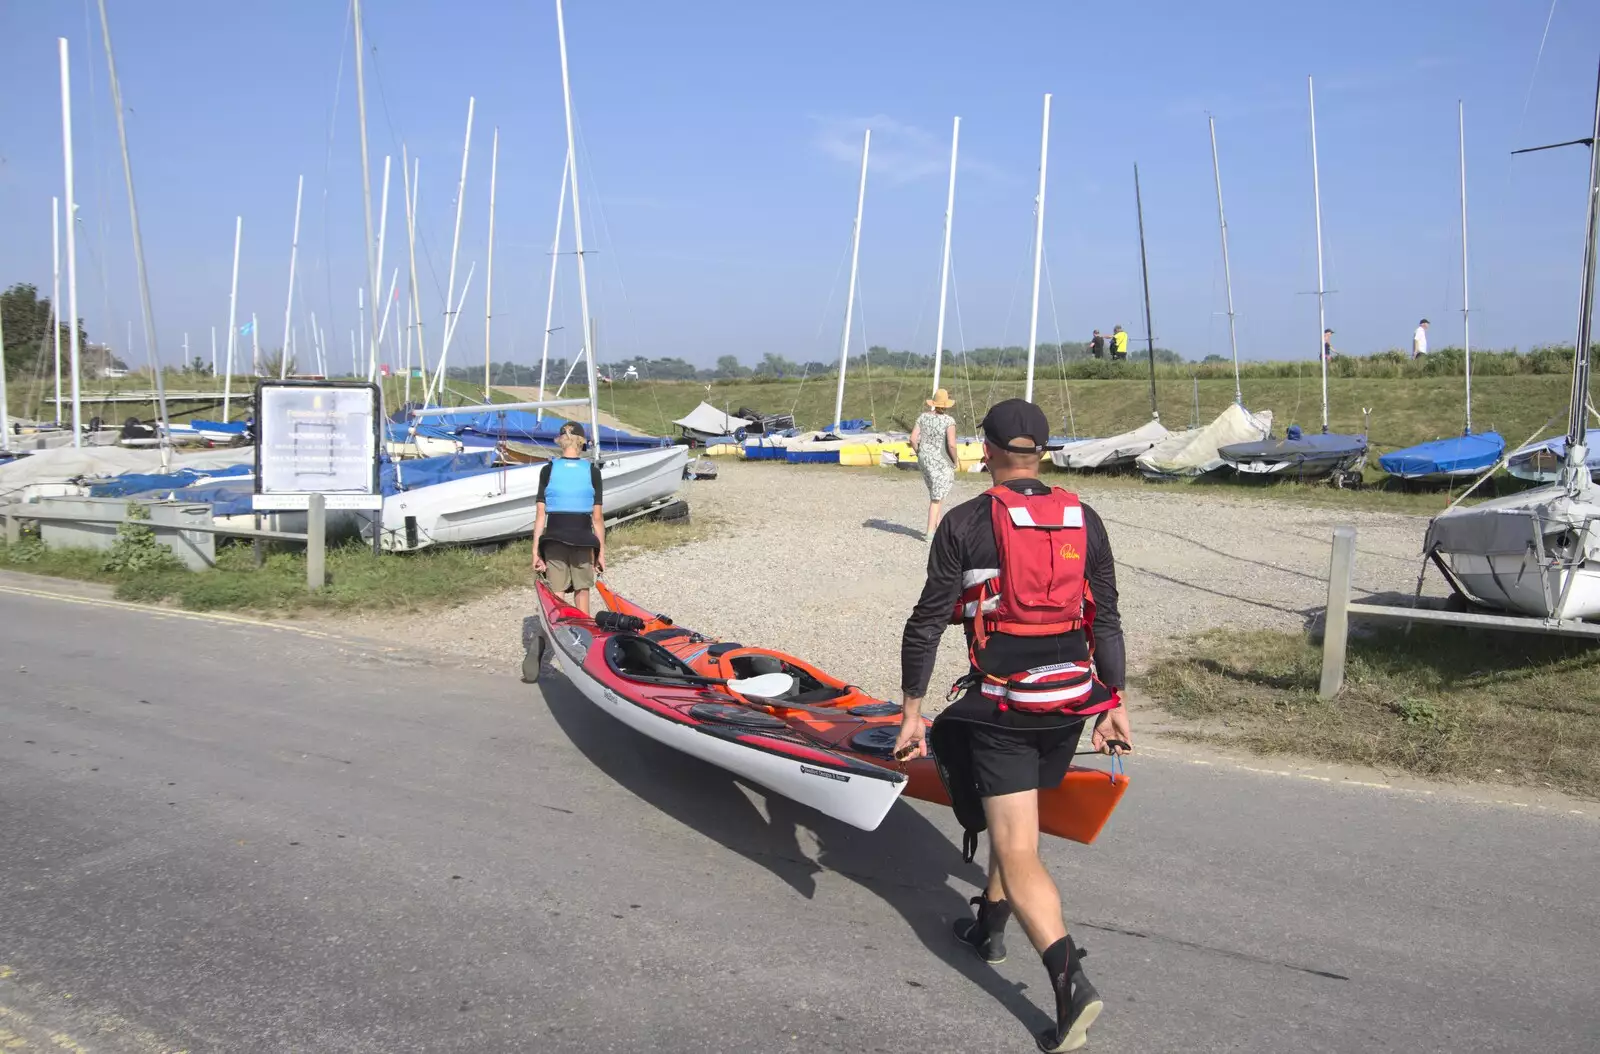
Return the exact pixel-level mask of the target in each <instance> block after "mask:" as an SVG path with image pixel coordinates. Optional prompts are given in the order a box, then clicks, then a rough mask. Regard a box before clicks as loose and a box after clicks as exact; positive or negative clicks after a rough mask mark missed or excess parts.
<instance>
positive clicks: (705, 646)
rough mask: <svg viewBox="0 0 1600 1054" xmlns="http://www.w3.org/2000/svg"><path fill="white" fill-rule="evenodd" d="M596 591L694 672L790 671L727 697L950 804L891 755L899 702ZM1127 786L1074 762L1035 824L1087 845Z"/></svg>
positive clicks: (926, 767)
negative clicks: (783, 681) (770, 684)
mask: <svg viewBox="0 0 1600 1054" xmlns="http://www.w3.org/2000/svg"><path fill="white" fill-rule="evenodd" d="M595 588H596V590H597V591H598V592H599V594H600V597H601V599H602V600H603V601H604V602H605V605H606V607H607V608H608V609H609V610H610V611H613V612H616V613H617V614H619V615H625V616H632V617H633V618H634V619H636V620H637V624H638V625H639V626H640V630H639V631H640V632H641V633H642V634H643V635H644V636H646V637H648V638H649V639H651V640H653V641H654V642H655V643H657V644H659V645H660V646H661V647H662V648H663V649H664V650H666V651H667V652H670V653H671V654H672V655H673V656H674V657H675V658H676V659H677V660H678V661H680V662H682V663H683V664H684V665H685V666H687V667H688V668H689V669H690V670H691V671H693V672H694V673H695V674H697V675H699V676H702V677H706V678H712V679H720V680H732V681H733V682H734V685H735V689H736V688H737V687H738V685H739V684H740V683H741V681H740V679H748V678H755V677H764V676H771V675H773V674H780V673H782V674H788V675H790V677H791V678H792V679H793V682H794V683H793V687H792V688H791V689H790V690H789V691H788V692H785V693H784V694H783V695H782V696H781V697H778V698H756V697H746V696H744V695H741V694H740V693H739V692H738V691H737V690H733V691H730V694H732V695H733V696H734V697H735V698H737V699H739V700H740V701H741V702H742V703H744V704H745V705H746V706H748V707H750V708H751V709H752V710H754V711H756V712H758V713H764V714H769V715H771V716H773V717H775V718H777V719H779V720H782V721H784V722H786V723H787V724H788V725H789V726H790V727H791V728H793V729H795V730H796V732H797V733H799V734H800V735H803V736H805V737H806V738H808V739H810V740H811V741H813V742H815V743H818V744H819V745H826V746H827V747H828V748H829V749H832V750H835V751H838V752H840V753H842V754H845V755H847V756H850V757H853V758H855V759H857V760H858V761H861V762H863V763H865V764H870V765H876V766H885V767H891V768H893V769H894V770H896V771H898V772H902V773H904V775H905V778H906V785H905V791H904V792H905V794H906V796H907V797H911V798H917V799H920V800H922V801H928V802H934V803H936V804H940V805H949V804H950V795H949V793H948V791H947V790H946V789H945V786H944V782H943V780H941V779H940V777H939V771H938V767H937V765H936V764H935V762H934V759H933V758H931V757H928V758H918V759H915V760H912V761H909V762H897V761H895V760H894V759H893V756H892V755H893V751H894V742H895V737H896V735H897V734H898V732H899V730H900V707H899V705H898V704H896V703H891V702H888V701H885V700H882V699H877V698H874V697H873V696H870V695H868V694H867V693H866V692H864V691H862V690H861V689H860V688H857V687H855V686H854V685H851V684H847V683H846V682H844V681H842V680H840V679H839V678H837V677H834V676H832V675H831V674H828V673H825V672H823V671H822V670H819V669H817V668H816V667H815V666H813V665H811V664H810V663H808V662H806V661H805V660H803V659H799V658H796V657H795V656H793V655H789V654H786V653H784V652H780V651H774V650H773V649H771V648H759V647H746V646H745V645H742V644H735V643H730V642H726V641H717V640H713V639H711V638H709V637H706V636H703V635H702V634H699V633H695V632H694V631H692V630H688V629H685V628H683V627H681V626H677V625H675V624H674V623H673V622H672V620H671V619H670V618H668V617H666V616H665V615H659V614H655V613H652V612H651V611H650V610H649V609H647V608H644V607H641V606H639V605H638V604H635V603H633V602H631V601H629V600H627V599H626V598H624V597H621V596H619V595H618V594H617V593H615V592H613V591H612V590H611V589H610V588H608V587H607V586H606V584H605V583H604V582H599V583H596V586H595ZM924 721H926V719H924ZM1127 785H1128V777H1127V776H1126V775H1125V774H1123V773H1121V772H1118V773H1116V774H1115V775H1113V774H1111V773H1108V772H1106V771H1105V770H1104V769H1098V768H1092V767H1087V766H1077V765H1074V766H1072V767H1071V768H1070V769H1068V771H1067V774H1066V776H1065V777H1064V778H1063V779H1062V781H1061V783H1060V784H1059V785H1057V786H1055V787H1051V788H1048V789H1046V790H1044V791H1042V792H1041V793H1040V795H1039V829H1040V830H1041V831H1043V832H1044V833H1045V834H1052V835H1055V836H1057V837H1059V838H1066V839H1069V840H1071V841H1075V842H1082V843H1084V844H1086V845H1087V844H1089V843H1091V842H1093V841H1094V840H1095V838H1097V837H1098V836H1099V834H1100V831H1101V830H1102V829H1103V828H1104V827H1105V824H1106V821H1107V820H1109V819H1110V818H1111V813H1112V812H1113V811H1114V810H1115V809H1116V807H1117V803H1118V801H1120V800H1121V798H1122V793H1123V791H1124V790H1126V789H1127Z"/></svg>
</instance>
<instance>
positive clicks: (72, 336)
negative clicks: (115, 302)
mask: <svg viewBox="0 0 1600 1054" xmlns="http://www.w3.org/2000/svg"><path fill="white" fill-rule="evenodd" d="M56 43H57V45H58V46H59V49H60V53H61V153H62V162H63V167H64V169H65V171H66V183H67V186H66V193H67V327H68V328H67V351H68V365H69V367H70V369H71V370H72V445H73V446H74V447H81V446H83V403H82V399H81V393H80V391H79V387H78V374H79V372H80V370H79V365H80V343H81V342H80V341H79V339H78V233H77V227H78V199H77V198H76V197H74V196H73V193H72V76H71V73H70V72H69V63H68V59H67V38H66V37H58V38H57V39H56ZM57 325H58V326H59V323H57Z"/></svg>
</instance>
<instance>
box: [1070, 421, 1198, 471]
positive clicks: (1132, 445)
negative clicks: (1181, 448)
mask: <svg viewBox="0 0 1600 1054" xmlns="http://www.w3.org/2000/svg"><path fill="white" fill-rule="evenodd" d="M1169 434H1170V433H1169V432H1168V431H1167V430H1166V428H1164V427H1163V426H1162V424H1161V422H1160V421H1146V422H1145V423H1144V424H1142V425H1140V426H1139V427H1138V428H1135V429H1134V430H1133V431H1131V432H1124V433H1122V434H1121V435H1116V436H1110V437H1108V438H1106V439H1096V440H1095V441H1094V442H1092V443H1081V444H1079V445H1077V446H1074V447H1071V448H1069V449H1067V450H1060V451H1057V453H1059V454H1064V455H1065V456H1064V457H1063V458H1062V459H1061V461H1057V462H1056V464H1057V465H1061V466H1062V467H1064V468H1077V469H1094V468H1111V467H1113V466H1115V465H1123V464H1127V463H1128V462H1129V461H1132V460H1133V459H1134V458H1136V457H1138V456H1139V455H1140V454H1143V453H1144V452H1145V451H1146V450H1149V449H1150V448H1151V447H1153V446H1155V445H1156V444H1157V443H1159V442H1161V441H1162V440H1163V439H1165V438H1167V436H1168V435H1169ZM1063 463H1064V464H1063Z"/></svg>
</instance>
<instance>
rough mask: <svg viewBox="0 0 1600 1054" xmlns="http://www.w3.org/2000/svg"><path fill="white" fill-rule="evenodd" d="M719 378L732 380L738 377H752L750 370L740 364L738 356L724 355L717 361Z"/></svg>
mask: <svg viewBox="0 0 1600 1054" xmlns="http://www.w3.org/2000/svg"><path fill="white" fill-rule="evenodd" d="M717 376H718V377H720V378H723V379H727V380H732V379H734V378H737V377H748V376H750V370H749V369H748V368H746V367H744V366H741V365H740V364H739V358H738V356H736V355H724V356H722V357H721V358H719V359H718V360H717Z"/></svg>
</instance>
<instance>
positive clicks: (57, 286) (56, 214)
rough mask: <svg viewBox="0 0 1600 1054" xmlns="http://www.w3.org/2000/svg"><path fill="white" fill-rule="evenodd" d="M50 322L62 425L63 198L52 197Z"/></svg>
mask: <svg viewBox="0 0 1600 1054" xmlns="http://www.w3.org/2000/svg"><path fill="white" fill-rule="evenodd" d="M50 272H51V281H52V284H53V286H52V289H51V292H50V323H51V326H52V328H53V330H54V334H53V336H54V339H55V345H56V427H57V428H60V427H61V199H60V198H57V197H52V198H51V199H50Z"/></svg>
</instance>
